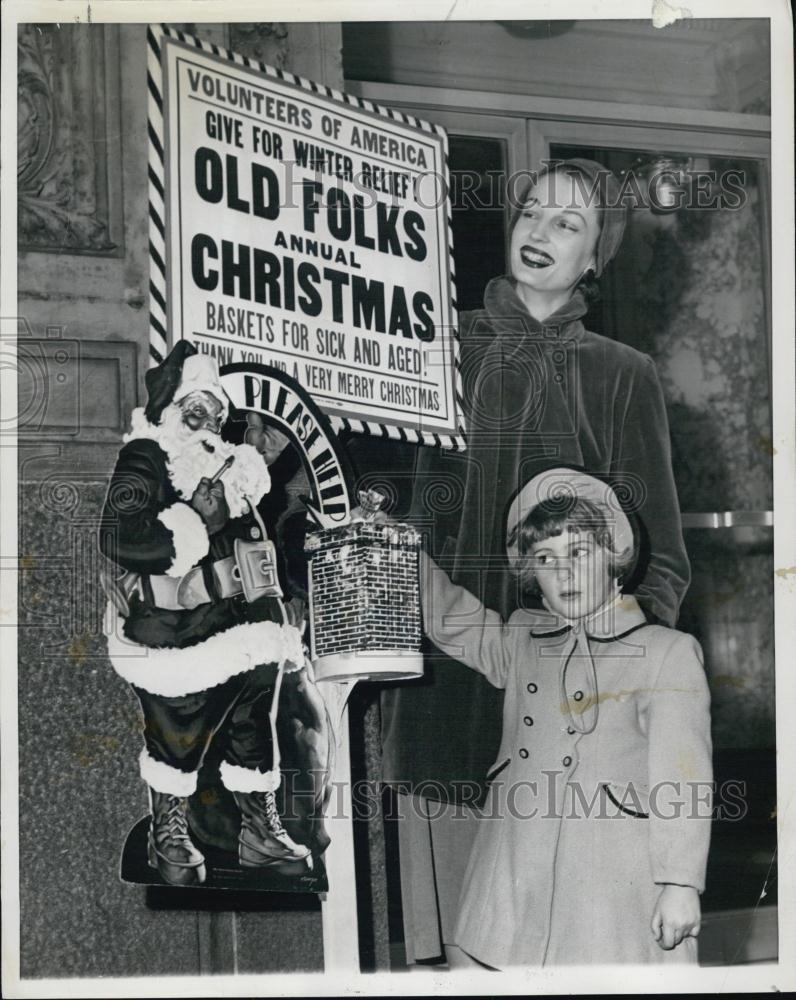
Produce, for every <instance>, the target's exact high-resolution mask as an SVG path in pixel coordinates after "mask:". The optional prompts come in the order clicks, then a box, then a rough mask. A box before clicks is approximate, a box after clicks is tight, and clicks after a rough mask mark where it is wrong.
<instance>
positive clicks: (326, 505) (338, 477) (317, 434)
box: [220, 363, 351, 528]
mask: <svg viewBox="0 0 796 1000" xmlns="http://www.w3.org/2000/svg"><path fill="white" fill-rule="evenodd" d="M220 375H221V384H222V385H223V387H224V392H226V394H227V396H228V397H229V399H230V401H231V402H232V405H233V406H235V407H236V408H237V409H238V410H241V411H247V410H250V411H252V412H254V413H259V414H261V415H262V416H264V417H266V418H267V420H268V422H269V423H270V424H272V425H275V426H276V427H278V428H279V430H281V431H282V432H283V433H284V434H286V435H287V437H288V438H289V440H290V441H292V442H293V444H294V445H295V446H296V447H297V448H298V450H299V452H300V454H301V455H302V456H303V458H304V468H305V470H306V472H307V476H308V478H309V480H310V484H311V486H312V496H311V497H310V498H308V500H307V501H306V503H307V512H308V514H309V516H310V518H311V520H312V522H313V523H314V524H315V525H316V526H318V527H319V528H332V527H335V526H337V525H343V524H347V523H348V522H349V520H350V518H351V503H350V500H349V493H348V486H347V483H346V474H345V469H344V467H343V461H342V458H341V456H340V454H339V452H338V450H337V444H336V440H335V435H334V433H333V432H332V430H331V428H330V427H329V425H328V421H327V420H326V418H325V417H324V415H323V413H322V412H321V411H320V409H319V408H318V406H317V404H316V403H315V402H314V401H313V399H312V398H311V397H310V396H309V394H308V393H307V392H305V390H304V389H303V388H302V387H301V386H300V385H299V384H298V383H296V382H295V381H294V380H293V379H292V378H291V377H290V376H289V375H287V374H286V373H285V372H283V371H281V369H278V368H268V367H266V366H264V365H259V364H251V363H238V364H231V365H226V366H223V367H222V368H221V369H220Z"/></svg>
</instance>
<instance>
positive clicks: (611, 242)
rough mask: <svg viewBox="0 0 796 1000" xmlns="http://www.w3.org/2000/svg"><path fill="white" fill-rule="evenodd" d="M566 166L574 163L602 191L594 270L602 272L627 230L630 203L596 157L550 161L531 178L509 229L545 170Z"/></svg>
mask: <svg viewBox="0 0 796 1000" xmlns="http://www.w3.org/2000/svg"><path fill="white" fill-rule="evenodd" d="M567 167H572V168H574V169H575V170H577V171H578V172H579V173H581V174H582V175H583V176H584V177H585V178H586V179H587V181H589V191H590V192H591V191H593V190H596V191H598V192H599V193H600V198H599V202H598V204H599V205H600V206H601V207H602V210H603V211H602V226H601V227H600V235H599V237H598V238H597V256H596V269H595V274H596V276H597V277H598V278H599V276H600V275H601V274H602V273H603V271H604V270H605V267H606V265H607V264H608V262H609V261H610V260H612V259H613V257H614V256H615V255H616V252H617V250H618V249H619V245H620V244H621V242H622V237H623V236H624V232H625V223H626V222H627V207H626V206H625V205H623V204H621V202H620V197H621V194H622V186H621V184H620V182H619V179H618V178H617V176H616V175H615V174H613V173H612V172H611V171H610V170H609V169H608V168H607V167H604V166H603V165H602V163H598V162H597V161H596V160H586V159H581V158H580V157H576V158H575V159H572V160H559V161H555V162H553V163H551V164H550V167H549V168H547V167H545V168H543V169H542V170H540V171H539V173H538V174H537V176H536V177H533V178H531V180H530V181H529V182H528V184H527V185H526V186H525V188H524V189H523V190H522V193H521V195H520V197H519V199H518V201H517V204H516V206H515V208H514V212H513V214H512V217H511V224H510V226H509V230H510V231H511V230H512V229H513V228H514V225H515V223H516V222H517V220H518V219H519V217H520V214H521V212H522V210H523V208H524V207H525V203H526V202H527V200H528V195H529V194H530V191H531V188H533V187H535V185H536V183H537V181H538V180H539V178H540V177H542V176H544V174H548V173H560V172H561V171H562V170H563V171H565V170H566V169H567Z"/></svg>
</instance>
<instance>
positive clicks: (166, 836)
mask: <svg viewBox="0 0 796 1000" xmlns="http://www.w3.org/2000/svg"><path fill="white" fill-rule="evenodd" d="M149 797H150V802H151V803H152V821H151V823H150V826H149V842H148V850H149V863H150V865H151V866H152V867H153V868H157V870H158V871H159V872H160V875H161V877H162V878H163V879H165V881H166V882H168V883H169V884H170V885H201V884H202V882H204V880H205V878H206V875H207V870H206V868H205V859H204V856H203V855H202V854H201V852H200V851H198V850H197V849H196V847H195V846H194V845H193V844H192V843H191V838H190V837H189V836H188V822H187V820H186V818H185V803H186V800H185V799H181V798H179V797H178V796H176V795H168V794H166V793H164V792H156V791H155V789H154V788H150V789H149Z"/></svg>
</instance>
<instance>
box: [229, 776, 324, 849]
mask: <svg viewBox="0 0 796 1000" xmlns="http://www.w3.org/2000/svg"><path fill="white" fill-rule="evenodd" d="M233 794H234V795H235V801H236V802H237V804H238V808H239V809H240V813H241V819H242V822H241V827H240V837H239V838H238V857H239V858H240V863H241V866H242V867H243V868H265V867H266V866H267V865H273V864H276V863H277V862H281V861H303V860H304V859H305V858H307V857H309V854H310V849H309V847H303V846H302V845H301V844H297V843H296V842H295V841H294V840H291V838H290V837H289V836H288V834H287V833H286V831H285V828H284V827H283V826H282V821H281V820H280V818H279V813H278V812H277V809H276V801H275V799H274V793H273V792H234V793H233Z"/></svg>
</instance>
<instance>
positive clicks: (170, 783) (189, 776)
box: [138, 748, 198, 799]
mask: <svg viewBox="0 0 796 1000" xmlns="http://www.w3.org/2000/svg"><path fill="white" fill-rule="evenodd" d="M138 770H139V773H140V774H141V777H142V778H143V779H144V781H145V782H146V783H147V785H149V787H150V788H152V789H154V790H155V791H156V792H160V793H161V795H176V796H177V798H179V799H187V798H188V796H189V795H193V793H194V792H195V791H196V782H197V775H198V771H181V770H180V769H179V768H177V767H172V766H171V765H170V764H164V763H163V761H162V760H155V758H154V757H152V756H151V755H150V754H149V752H148V751H147V749H146V748H144V749H143V750H142V751H141V756H140V757H139V758H138Z"/></svg>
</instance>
